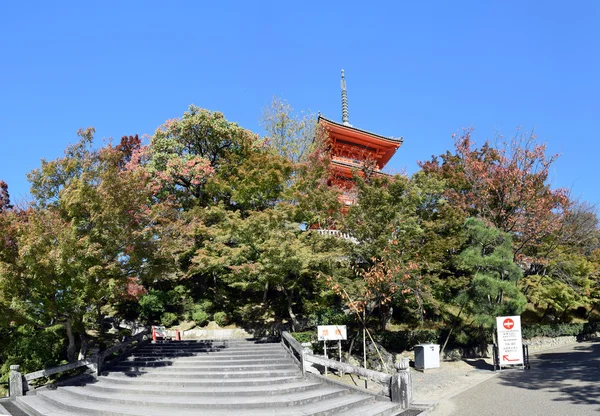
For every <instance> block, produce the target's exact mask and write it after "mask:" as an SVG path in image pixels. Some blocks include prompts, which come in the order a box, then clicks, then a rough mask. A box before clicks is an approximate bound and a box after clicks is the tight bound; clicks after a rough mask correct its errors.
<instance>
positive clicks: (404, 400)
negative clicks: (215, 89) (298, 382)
mask: <svg viewBox="0 0 600 416" xmlns="http://www.w3.org/2000/svg"><path fill="white" fill-rule="evenodd" d="M281 343H282V344H283V346H284V347H285V348H286V349H287V350H288V351H289V352H290V354H291V355H292V357H293V358H294V359H295V360H296V362H297V363H298V364H299V365H300V368H301V369H302V375H303V376H304V375H305V374H306V368H307V367H308V366H309V365H310V364H316V365H320V366H323V367H325V368H331V369H334V370H337V371H339V372H340V373H344V374H355V375H357V376H359V377H363V378H365V379H368V380H371V381H373V382H375V383H378V384H380V385H381V386H382V387H383V389H382V394H383V395H384V396H386V397H389V398H390V400H391V401H393V402H396V403H400V404H401V405H402V408H403V409H408V408H409V406H410V404H411V402H412V388H413V386H412V377H411V374H410V368H409V361H408V358H404V359H402V361H401V362H400V364H399V366H398V371H397V372H396V373H395V374H391V375H390V374H385V373H381V372H379V371H373V370H367V369H365V368H361V367H355V366H353V365H350V364H346V363H342V362H340V361H335V360H331V359H328V358H325V357H318V356H316V355H313V354H311V353H308V352H306V351H305V350H304V349H303V348H302V345H300V343H299V342H298V341H296V340H295V339H294V337H292V335H291V334H290V333H288V332H285V331H284V332H282V334H281Z"/></svg>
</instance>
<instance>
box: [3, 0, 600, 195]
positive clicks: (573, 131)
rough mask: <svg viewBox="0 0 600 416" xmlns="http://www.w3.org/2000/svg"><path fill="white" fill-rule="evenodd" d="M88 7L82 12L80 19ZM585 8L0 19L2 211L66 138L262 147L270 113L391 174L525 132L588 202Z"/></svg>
mask: <svg viewBox="0 0 600 416" xmlns="http://www.w3.org/2000/svg"><path fill="white" fill-rule="evenodd" d="M92 3H93V4H92ZM599 22H600V3H599V2H597V1H576V2H564V1H560V2H559V1H543V2H542V1H530V2H525V1H481V0H477V1H454V2H448V1H426V2H425V1H403V2H401V1H389V2H382V1H371V2H366V1H345V2H333V1H321V2H312V1H295V2H288V1H272V2H266V1H265V2H263V1H229V2H228V1H218V2H217V1H215V2H204V1H190V2H177V1H171V2H164V1H161V2H158V1H157V2H151V1H143V2H142V1H140V2H134V1H104V2H83V1H77V2H68V1H59V2H42V1H37V2H25V1H23V2H8V1H3V2H1V3H0V80H1V84H0V179H4V180H5V181H6V182H8V184H9V187H10V191H11V195H12V197H13V200H18V199H20V198H23V197H26V196H27V193H28V183H27V182H26V178H25V175H26V173H27V172H28V171H30V170H31V169H33V168H36V167H38V166H39V163H40V159H41V158H46V159H53V158H56V157H59V156H61V155H62V152H63V150H64V148H65V147H66V146H67V144H69V143H72V142H74V141H75V140H76V135H75V132H76V131H77V129H78V128H80V127H87V126H94V127H96V129H97V138H99V139H101V138H108V137H113V138H115V139H117V140H118V139H119V138H120V137H121V136H122V135H129V134H136V133H138V134H140V135H141V134H144V133H147V134H152V132H153V131H154V129H155V128H156V127H157V126H158V125H160V124H161V123H162V122H163V121H164V120H166V119H168V118H173V117H177V116H180V115H181V114H182V113H183V112H184V111H185V110H186V108H187V106H188V105H189V104H191V103H194V104H196V105H198V106H200V107H204V108H207V109H210V110H218V111H222V112H223V113H224V114H225V116H226V117H227V118H228V119H229V120H231V121H236V122H238V123H239V124H240V125H242V126H244V127H246V128H249V129H251V130H253V131H256V132H259V133H260V132H261V129H260V127H259V119H260V114H261V109H262V108H263V107H265V106H266V105H268V104H269V102H270V101H271V97H272V96H273V95H277V96H279V97H282V98H285V99H287V100H288V101H289V102H290V104H291V105H292V106H293V107H294V108H296V109H298V110H301V109H310V110H313V111H315V112H316V111H320V112H321V113H322V114H323V115H324V116H326V117H328V118H332V119H334V120H340V119H341V109H340V70H341V69H342V68H344V69H345V70H346V79H347V84H348V98H349V103H350V122H351V123H352V124H353V125H354V126H356V127H359V128H362V129H366V130H370V131H373V132H376V133H379V134H382V135H387V136H395V137H397V136H403V137H404V139H405V141H404V145H403V146H402V148H400V150H399V151H398V152H397V153H396V155H395V156H394V158H393V159H392V161H391V162H390V164H389V167H390V169H391V170H392V171H396V172H398V171H402V170H406V171H407V172H409V173H412V172H414V171H416V170H417V169H418V168H417V164H416V161H417V160H424V159H428V158H429V157H430V156H431V155H433V154H440V153H443V152H445V151H446V150H447V149H451V148H452V146H453V139H452V137H451V135H452V133H455V132H459V131H460V130H461V128H463V127H468V126H473V127H474V128H475V139H476V140H477V141H478V143H482V142H483V141H485V140H486V139H491V138H493V137H494V136H495V134H496V133H497V132H500V133H502V134H504V135H505V136H511V135H513V134H514V133H515V129H516V127H519V126H520V127H521V128H522V129H523V130H530V129H533V128H535V130H536V132H537V135H538V138H539V139H540V141H543V142H547V144H548V149H549V152H550V153H561V154H562V156H561V157H560V159H559V161H558V162H557V163H556V165H555V166H554V168H553V170H552V172H551V180H552V184H553V186H555V187H558V186H562V187H567V188H572V191H573V194H574V195H576V196H580V197H581V198H582V199H584V200H587V201H589V202H591V203H594V204H596V203H599V202H600V186H598V181H599V178H600V175H598V174H597V171H598V167H599V165H600V164H599V163H598V155H599V154H600V137H599V133H598V121H600V24H599Z"/></svg>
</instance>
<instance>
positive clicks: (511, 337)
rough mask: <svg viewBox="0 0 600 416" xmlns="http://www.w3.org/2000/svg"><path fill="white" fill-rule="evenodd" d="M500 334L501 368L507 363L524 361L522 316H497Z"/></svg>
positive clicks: (499, 354)
mask: <svg viewBox="0 0 600 416" xmlns="http://www.w3.org/2000/svg"><path fill="white" fill-rule="evenodd" d="M496 327H497V331H498V332H497V334H498V365H499V367H500V369H502V367H503V366H504V367H505V366H507V365H521V366H522V367H523V368H525V363H524V361H523V339H522V337H521V317H520V316H498V317H496Z"/></svg>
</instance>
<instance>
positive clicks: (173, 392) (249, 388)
mask: <svg viewBox="0 0 600 416" xmlns="http://www.w3.org/2000/svg"><path fill="white" fill-rule="evenodd" d="M85 387H86V389H89V390H91V391H101V392H104V393H112V394H115V395H116V394H121V393H123V394H139V395H150V396H194V397H199V396H225V397H228V398H231V397H242V396H272V395H276V394H291V393H297V392H302V391H307V390H315V389H318V388H319V387H321V383H319V382H318V381H304V380H299V379H296V380H293V381H292V382H285V383H282V382H279V383H270V384H263V385H251V384H248V383H244V384H238V385H224V384H214V383H213V384H212V385H210V386H207V385H204V386H198V385H187V384H185V383H179V384H170V385H164V384H161V385H148V384H146V383H144V384H141V383H140V384H119V383H113V382H111V381H110V380H106V379H104V378H101V379H100V380H99V381H98V382H96V383H90V384H87V385H86V386H85Z"/></svg>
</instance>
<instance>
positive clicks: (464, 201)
mask: <svg viewBox="0 0 600 416" xmlns="http://www.w3.org/2000/svg"><path fill="white" fill-rule="evenodd" d="M471 135H472V130H471V129H467V130H465V131H464V134H463V135H462V136H461V137H458V138H457V139H456V143H455V153H454V154H451V153H449V152H448V153H446V154H445V155H442V156H441V157H440V158H439V159H438V158H436V157H434V158H433V159H432V160H431V161H429V162H425V163H421V167H422V168H423V170H424V171H425V172H427V173H429V174H436V175H438V176H440V177H442V178H444V179H445V181H446V183H447V184H448V186H449V189H448V191H447V194H446V195H447V197H448V199H449V201H450V203H451V204H454V205H456V206H458V207H461V208H462V209H463V210H464V212H465V213H467V214H468V215H470V216H476V217H479V218H483V219H485V220H486V221H489V223H490V224H493V225H494V226H495V227H496V228H498V229H500V230H502V231H504V232H508V233H511V234H512V236H513V245H514V256H515V259H517V260H518V261H519V262H520V264H521V265H522V266H523V267H524V268H526V269H527V268H528V267H529V266H530V265H531V264H533V263H535V262H536V261H539V257H540V256H542V255H543V254H545V253H544V252H543V249H542V247H541V246H542V245H545V243H546V241H547V239H548V238H550V237H552V236H553V235H555V233H556V232H557V231H558V230H560V228H561V226H562V223H563V220H564V217H565V215H566V214H567V212H568V209H569V205H570V202H569V198H568V196H567V192H566V191H565V190H564V189H556V190H553V189H551V188H550V186H549V185H548V183H547V181H548V172H549V169H550V167H551V166H552V164H553V163H554V161H555V160H556V157H557V156H556V155H555V156H551V157H547V156H546V154H545V150H546V148H545V146H544V145H539V144H537V143H536V142H535V135H534V134H530V135H525V136H521V135H517V136H516V137H515V138H513V139H512V140H511V141H509V142H501V143H500V144H499V145H498V146H496V147H492V145H491V144H490V143H485V144H484V145H483V146H482V147H481V148H475V147H474V142H473V140H472V138H471ZM440 159H441V160H440Z"/></svg>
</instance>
